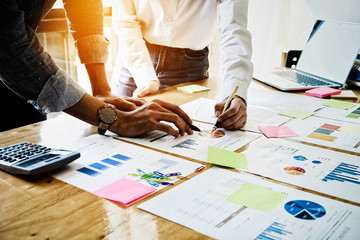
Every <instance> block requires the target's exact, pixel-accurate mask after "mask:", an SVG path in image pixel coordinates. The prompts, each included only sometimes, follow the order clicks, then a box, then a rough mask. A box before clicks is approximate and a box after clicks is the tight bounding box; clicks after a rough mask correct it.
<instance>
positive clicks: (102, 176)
mask: <svg viewBox="0 0 360 240" xmlns="http://www.w3.org/2000/svg"><path fill="white" fill-rule="evenodd" d="M63 147H64V148H65V149H70V150H74V151H79V152H80V154H81V157H80V158H79V159H77V160H75V161H74V162H72V163H70V164H69V165H67V166H66V168H65V169H63V170H62V171H60V172H58V173H56V174H54V175H53V177H55V178H57V179H60V180H62V181H64V182H67V183H69V184H71V185H74V186H76V187H78V188H81V189H84V190H86V191H89V192H94V191H96V190H98V189H100V188H103V187H105V186H107V185H109V184H111V183H114V182H116V181H117V180H120V179H122V178H128V179H131V180H134V181H137V182H140V183H143V184H148V183H147V182H146V180H143V179H140V177H135V176H130V175H129V173H138V172H137V169H141V170H142V171H144V172H145V173H149V172H153V171H159V172H161V173H173V172H181V174H182V176H187V175H189V174H191V173H193V172H194V171H195V169H196V168H197V167H199V166H201V165H200V164H197V163H194V162H191V161H187V160H184V159H180V158H176V157H173V156H170V155H167V154H163V153H159V152H155V151H152V150H149V149H145V148H143V147H139V146H135V145H132V144H128V143H125V142H122V141H119V140H117V139H113V138H111V137H106V136H101V135H98V134H96V135H91V136H89V137H85V138H83V139H80V140H79V141H76V142H74V143H70V144H68V145H67V146H63ZM116 154H121V155H122V156H124V157H123V159H124V160H121V159H119V158H115V157H113V156H115V155H116ZM126 157H127V158H126ZM104 159H110V161H109V162H111V160H114V161H117V162H118V164H116V165H111V164H109V163H107V162H106V161H105V162H104V161H102V160H104ZM94 164H101V165H103V166H106V169H104V170H100V169H98V168H95V167H92V166H96V165H94ZM83 168H85V169H89V170H87V172H88V174H86V173H83V172H80V171H78V170H79V169H83ZM95 172H96V173H95ZM164 186H165V185H160V186H159V187H158V189H162V188H163V187H164Z"/></svg>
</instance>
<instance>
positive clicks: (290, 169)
mask: <svg viewBox="0 0 360 240" xmlns="http://www.w3.org/2000/svg"><path fill="white" fill-rule="evenodd" d="M284 171H285V172H287V173H288V174H291V175H304V174H305V172H306V171H305V169H303V168H301V167H295V166H290V167H285V168H284Z"/></svg>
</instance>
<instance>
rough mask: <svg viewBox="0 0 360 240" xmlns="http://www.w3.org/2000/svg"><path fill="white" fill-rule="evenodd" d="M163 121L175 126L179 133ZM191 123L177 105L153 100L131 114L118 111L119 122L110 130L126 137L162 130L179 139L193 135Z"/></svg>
mask: <svg viewBox="0 0 360 240" xmlns="http://www.w3.org/2000/svg"><path fill="white" fill-rule="evenodd" d="M162 121H165V122H169V123H173V124H175V126H176V127H177V128H178V130H179V131H176V130H175V129H174V128H173V127H171V126H170V125H169V124H166V123H163V122H162ZM191 122H192V121H191V119H190V118H189V116H187V114H186V113H185V112H184V111H182V110H181V109H180V107H178V106H177V105H174V104H171V103H167V102H164V101H161V100H153V101H151V102H147V103H145V104H144V105H142V106H141V107H139V108H137V109H135V110H134V111H131V112H120V111H118V120H117V121H116V122H115V123H114V124H112V125H111V126H110V128H109V130H110V131H112V132H114V133H117V134H119V135H121V136H125V137H136V136H140V135H142V134H145V133H147V132H150V131H152V130H160V131H163V132H166V133H167V134H169V135H172V136H174V137H178V136H179V135H181V136H183V135H184V134H185V133H187V134H193V131H192V130H191V129H190V127H189V126H188V124H187V123H191Z"/></svg>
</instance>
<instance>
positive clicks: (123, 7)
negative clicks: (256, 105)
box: [113, 0, 253, 100]
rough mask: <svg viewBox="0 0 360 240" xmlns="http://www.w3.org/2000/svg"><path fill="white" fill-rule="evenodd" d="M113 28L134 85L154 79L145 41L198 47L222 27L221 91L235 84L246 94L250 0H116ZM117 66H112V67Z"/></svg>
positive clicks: (228, 90)
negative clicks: (248, 10)
mask: <svg viewBox="0 0 360 240" xmlns="http://www.w3.org/2000/svg"><path fill="white" fill-rule="evenodd" d="M113 3H114V6H113V29H114V31H115V33H116V36H117V38H118V50H119V55H118V57H119V58H121V61H122V62H123V63H124V65H125V67H127V68H128V69H129V71H130V72H131V74H132V75H133V77H134V80H135V83H136V85H137V86H138V87H139V86H143V85H145V84H146V83H147V82H148V81H151V80H154V79H158V78H157V76H156V73H155V70H154V67H153V64H152V62H151V59H150V55H149V52H148V50H147V48H146V45H145V41H144V40H146V41H147V42H149V43H152V44H157V45H164V46H168V47H176V48H190V49H193V50H200V49H203V48H205V47H206V46H208V45H209V44H210V43H211V42H212V40H213V39H214V35H215V33H216V31H217V30H218V29H219V31H220V39H221V41H220V53H221V65H222V66H221V67H222V76H223V96H224V97H226V96H229V95H230V94H231V92H232V91H233V89H234V87H235V86H236V85H238V86H239V90H238V92H237V95H239V96H240V97H242V98H244V99H245V100H246V98H247V95H246V92H247V88H248V86H249V84H250V80H251V78H252V72H253V66H252V63H251V62H250V59H251V54H252V48H251V34H250V32H249V31H248V30H247V29H246V27H247V9H248V0H223V1H219V0H218V1H217V0H114V2H113ZM115 72H116V71H115Z"/></svg>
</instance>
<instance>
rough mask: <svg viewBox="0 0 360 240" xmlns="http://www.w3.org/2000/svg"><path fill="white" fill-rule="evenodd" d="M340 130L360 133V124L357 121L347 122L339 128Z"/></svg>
mask: <svg viewBox="0 0 360 240" xmlns="http://www.w3.org/2000/svg"><path fill="white" fill-rule="evenodd" d="M339 131H341V132H347V133H352V134H360V125H359V124H356V123H345V124H344V125H343V126H342V127H341V128H339Z"/></svg>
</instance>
